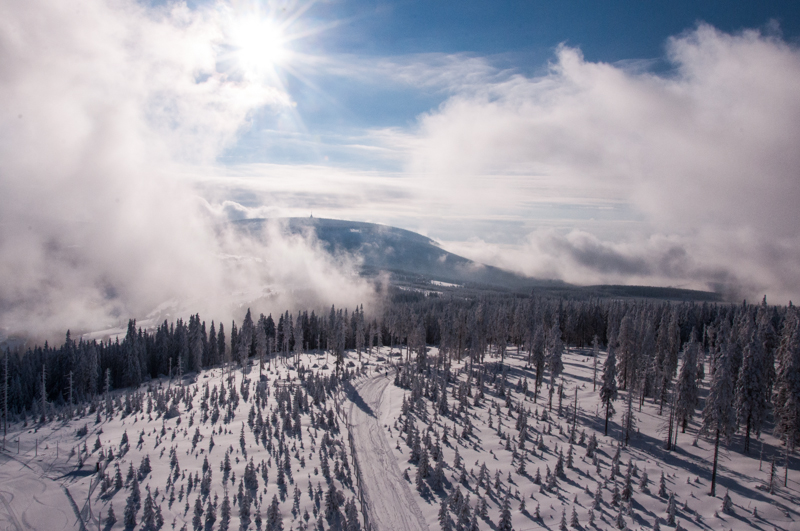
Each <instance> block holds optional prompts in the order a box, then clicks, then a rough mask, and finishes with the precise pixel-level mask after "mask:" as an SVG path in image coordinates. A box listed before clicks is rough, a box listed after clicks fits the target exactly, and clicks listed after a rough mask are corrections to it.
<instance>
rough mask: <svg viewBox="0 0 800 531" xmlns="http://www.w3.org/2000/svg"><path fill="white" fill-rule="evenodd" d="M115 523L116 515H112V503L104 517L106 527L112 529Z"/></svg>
mask: <svg viewBox="0 0 800 531" xmlns="http://www.w3.org/2000/svg"><path fill="white" fill-rule="evenodd" d="M115 523H117V515H116V514H114V503H113V502H112V503H111V504H110V505H109V506H108V514H107V515H106V526H107V527H112V526H113V525H114V524H115Z"/></svg>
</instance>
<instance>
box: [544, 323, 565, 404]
mask: <svg viewBox="0 0 800 531" xmlns="http://www.w3.org/2000/svg"><path fill="white" fill-rule="evenodd" d="M563 354H564V341H563V340H562V339H561V326H560V324H559V322H558V317H557V316H556V318H555V320H554V321H553V326H552V327H550V330H549V331H548V333H547V352H546V355H547V369H548V370H549V371H550V404H549V407H550V409H551V410H552V409H553V388H554V387H553V386H554V385H555V381H556V379H557V378H558V377H559V375H560V374H561V372H562V371H563V370H564V361H563V359H562V356H563Z"/></svg>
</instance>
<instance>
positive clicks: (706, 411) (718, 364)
mask: <svg viewBox="0 0 800 531" xmlns="http://www.w3.org/2000/svg"><path fill="white" fill-rule="evenodd" d="M733 400H734V384H733V375H732V374H731V360H730V348H729V345H727V344H724V345H722V347H721V349H720V351H719V352H718V353H717V357H716V360H715V361H714V374H713V375H712V377H711V385H710V388H709V391H708V397H707V398H706V403H705V407H704V408H703V419H702V426H701V428H700V431H701V433H706V434H710V435H711V436H712V437H713V438H714V462H713V465H712V471H711V492H710V494H711V496H714V495H715V487H716V482H717V458H718V455H719V444H720V442H723V443H725V442H727V441H728V439H729V438H730V436H731V435H732V434H733V431H734V428H735V425H736V413H735V411H734V408H733Z"/></svg>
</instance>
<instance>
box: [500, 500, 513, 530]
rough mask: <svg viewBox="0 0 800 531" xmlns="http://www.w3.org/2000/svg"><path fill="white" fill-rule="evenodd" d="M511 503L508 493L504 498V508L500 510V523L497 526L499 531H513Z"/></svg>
mask: <svg viewBox="0 0 800 531" xmlns="http://www.w3.org/2000/svg"><path fill="white" fill-rule="evenodd" d="M511 529H512V525H511V501H510V500H509V495H508V493H506V496H505V498H503V506H502V508H501V509H500V522H499V523H498V524H497V531H511Z"/></svg>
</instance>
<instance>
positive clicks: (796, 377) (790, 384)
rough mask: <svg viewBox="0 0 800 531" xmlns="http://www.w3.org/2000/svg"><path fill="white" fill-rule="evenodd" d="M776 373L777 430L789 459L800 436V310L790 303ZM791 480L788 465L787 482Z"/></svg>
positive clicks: (785, 479)
mask: <svg viewBox="0 0 800 531" xmlns="http://www.w3.org/2000/svg"><path fill="white" fill-rule="evenodd" d="M777 365H778V368H777V371H776V374H775V399H774V400H773V405H774V416H775V429H774V434H775V436H776V437H779V438H780V439H781V440H782V441H783V444H784V447H785V451H786V462H787V465H788V461H789V459H788V458H789V453H790V452H791V451H792V449H793V448H794V447H795V446H796V444H797V442H798V439H800V314H798V311H797V308H795V307H794V306H792V307H790V308H789V310H788V311H787V313H786V319H785V320H784V323H783V332H782V334H781V338H780V344H779V346H778V349H777ZM787 480H788V466H787V468H786V470H785V475H784V486H786V483H787Z"/></svg>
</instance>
